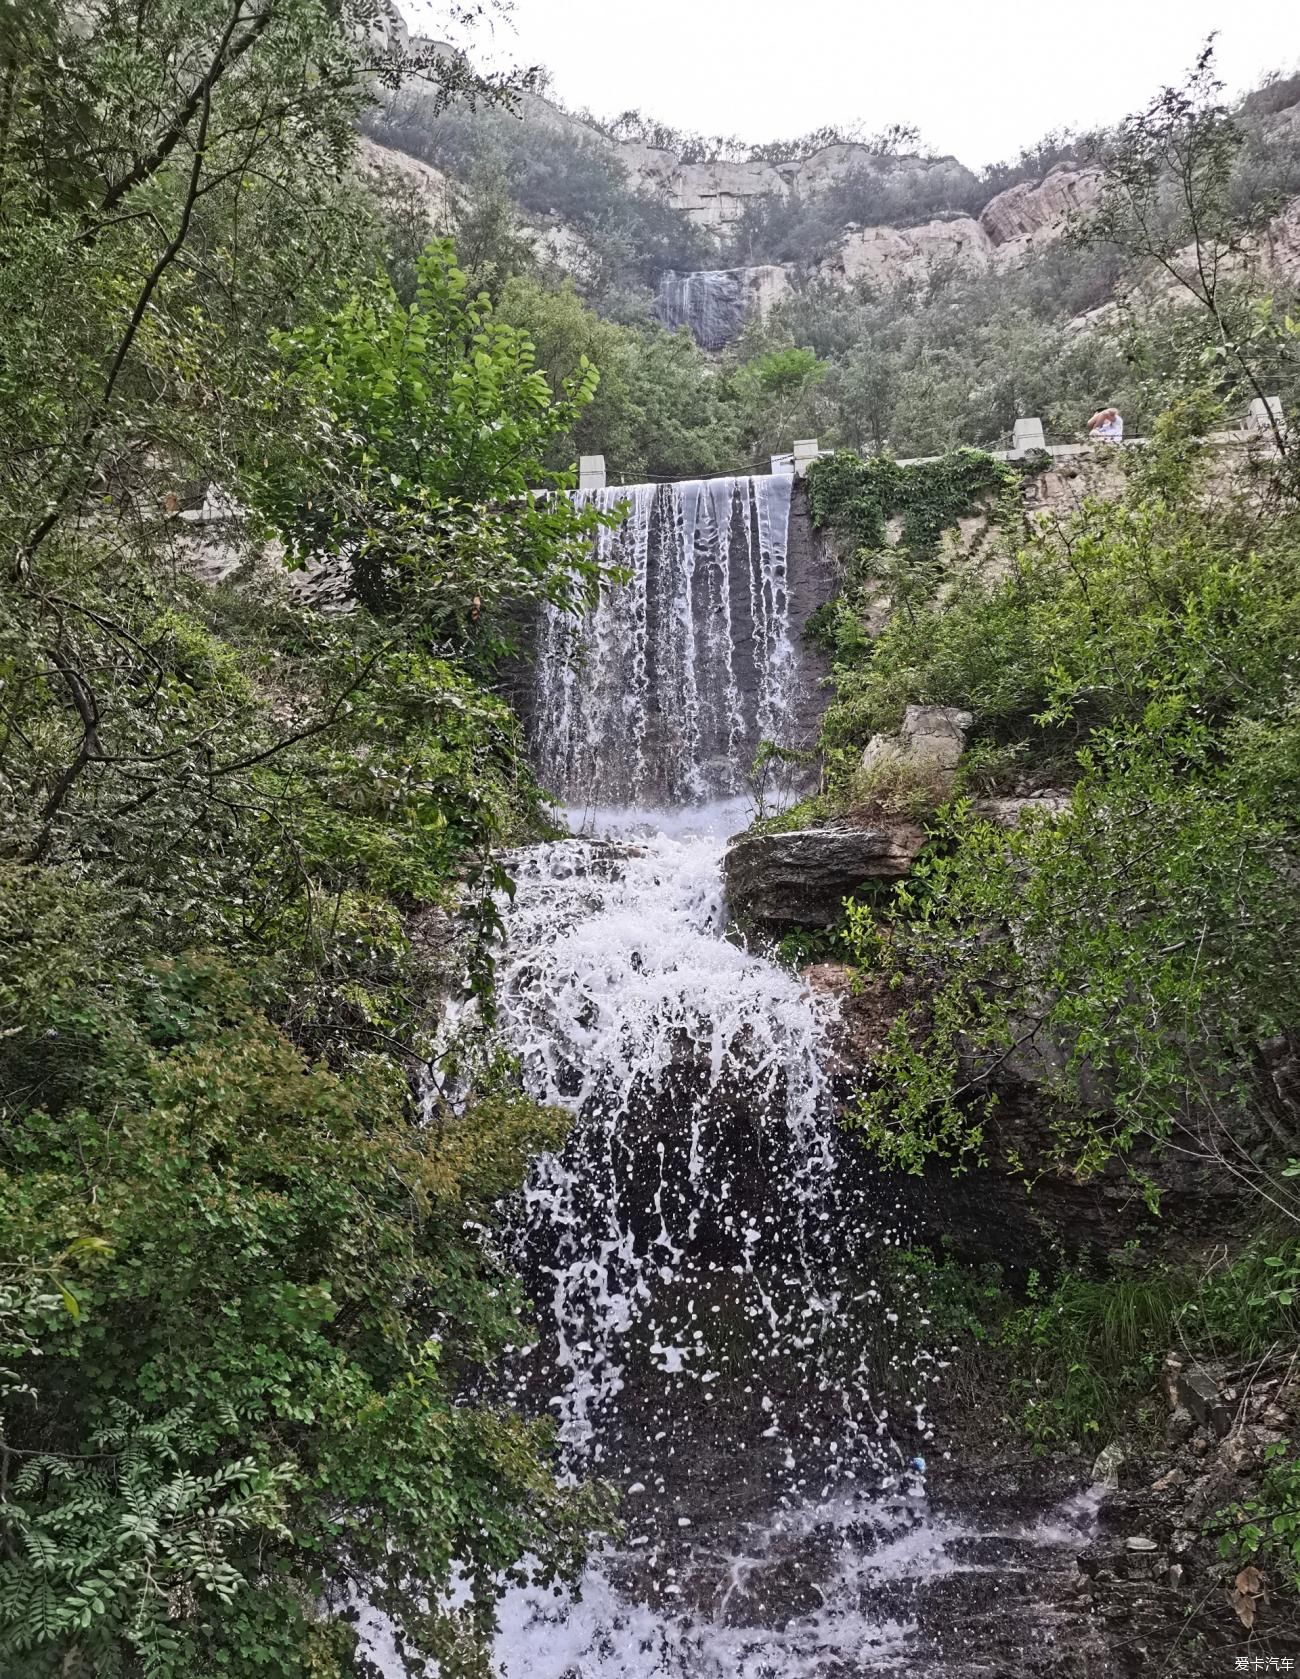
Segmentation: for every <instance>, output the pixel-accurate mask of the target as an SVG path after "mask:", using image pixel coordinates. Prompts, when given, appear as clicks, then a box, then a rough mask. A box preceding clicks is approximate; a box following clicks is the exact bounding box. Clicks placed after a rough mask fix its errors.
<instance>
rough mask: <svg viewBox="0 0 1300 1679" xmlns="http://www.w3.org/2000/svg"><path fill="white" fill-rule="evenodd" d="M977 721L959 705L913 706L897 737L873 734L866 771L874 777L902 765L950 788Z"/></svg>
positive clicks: (865, 758)
mask: <svg viewBox="0 0 1300 1679" xmlns="http://www.w3.org/2000/svg"><path fill="white" fill-rule="evenodd" d="M974 721H975V719H974V717H973V715H972V714H971V713H970V712H969V711H962V710H960V709H959V707H957V706H955V705H909V706H908V708H907V710H906V711H905V712H904V713H903V723H902V727H901V728H900V729H899V731H898V733H897V734H896V735H872V737H871V739H870V740H869V741H868V742H867V745H866V749H865V751H864V752H863V754H862V768H863V769H864V770H865V771H866V772H867V773H868V774H870V773H871V772H873V771H879V770H884V769H885V768H887V767H889V766H892V765H898V766H901V767H903V768H905V769H907V770H909V771H914V772H915V773H916V774H917V775H918V776H924V777H925V778H926V779H927V780H932V781H938V782H940V783H943V784H944V786H945V790H947V789H950V788H951V786H952V783H953V781H954V780H955V778H956V775H957V765H958V763H959V762H960V761H961V755H962V750H963V748H964V747H965V745H966V735H967V732H968V731H969V729H970V726H971V724H972V723H973V722H974Z"/></svg>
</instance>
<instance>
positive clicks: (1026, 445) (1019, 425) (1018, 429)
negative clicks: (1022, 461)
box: [1011, 419, 1047, 455]
mask: <svg viewBox="0 0 1300 1679" xmlns="http://www.w3.org/2000/svg"><path fill="white" fill-rule="evenodd" d="M1046 447H1047V439H1046V437H1044V435H1043V422H1042V421H1041V420H1038V419H1020V420H1017V421H1016V423H1015V425H1014V426H1013V427H1012V428H1011V452H1012V454H1015V455H1027V454H1029V453H1030V452H1031V451H1032V450H1035V449H1046Z"/></svg>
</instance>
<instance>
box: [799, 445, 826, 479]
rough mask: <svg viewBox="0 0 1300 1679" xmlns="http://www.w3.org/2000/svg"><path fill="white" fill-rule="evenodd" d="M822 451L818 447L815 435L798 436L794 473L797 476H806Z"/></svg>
mask: <svg viewBox="0 0 1300 1679" xmlns="http://www.w3.org/2000/svg"><path fill="white" fill-rule="evenodd" d="M820 453H821V451H820V450H819V449H818V447H817V439H816V438H815V437H796V438H795V440H794V475H795V477H796V478H803V477H804V476H806V474H807V471H808V468H809V467H810V466H811V465H812V463H813V462H814V461H815V460H816V459H817V456H818V455H819V454H820Z"/></svg>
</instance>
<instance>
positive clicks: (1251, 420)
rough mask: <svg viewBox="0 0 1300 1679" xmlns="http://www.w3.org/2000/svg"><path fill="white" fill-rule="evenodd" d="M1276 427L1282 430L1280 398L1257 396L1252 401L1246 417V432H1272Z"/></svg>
mask: <svg viewBox="0 0 1300 1679" xmlns="http://www.w3.org/2000/svg"><path fill="white" fill-rule="evenodd" d="M1274 426H1276V427H1277V428H1278V430H1279V431H1280V430H1281V429H1282V398H1281V397H1280V396H1257V397H1255V398H1253V399H1252V401H1251V404H1250V410H1249V412H1248V413H1247V415H1246V430H1247V431H1270V432H1271V431H1272V429H1273V427H1274Z"/></svg>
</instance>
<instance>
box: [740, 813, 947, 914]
mask: <svg viewBox="0 0 1300 1679" xmlns="http://www.w3.org/2000/svg"><path fill="white" fill-rule="evenodd" d="M924 841H925V835H924V833H923V831H922V830H921V829H920V828H919V827H916V826H915V825H914V824H912V823H906V822H899V823H891V824H889V825H883V824H882V825H881V826H879V827H871V828H855V827H848V826H843V827H827V828H799V829H796V830H795V831H794V832H793V833H785V834H764V833H757V834H746V835H744V836H743V837H742V838H741V839H739V840H737V841H736V843H735V844H734V845H733V846H732V847H731V849H730V850H729V851H728V852H727V858H726V863H725V865H724V871H723V873H724V879H725V882H726V888H727V902H728V905H729V907H730V909H731V913H732V916H733V917H734V918H735V919H736V920H737V921H738V922H739V923H740V924H741V925H742V926H744V927H746V928H750V929H757V930H762V931H768V932H776V933H783V932H786V931H788V930H789V929H790V928H793V927H829V926H830V925H831V923H832V922H834V921H836V920H838V918H839V916H840V913H841V910H842V908H843V904H844V900H845V898H847V897H849V896H851V895H853V894H855V893H858V892H861V891H862V890H863V889H864V888H865V887H868V886H870V885H871V884H872V883H873V882H876V881H890V880H897V879H898V878H899V877H900V876H901V875H905V874H906V873H907V871H908V869H910V868H911V866H912V862H913V860H914V859H915V857H916V855H917V853H918V852H919V851H920V849H921V846H922V844H923V843H924Z"/></svg>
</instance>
